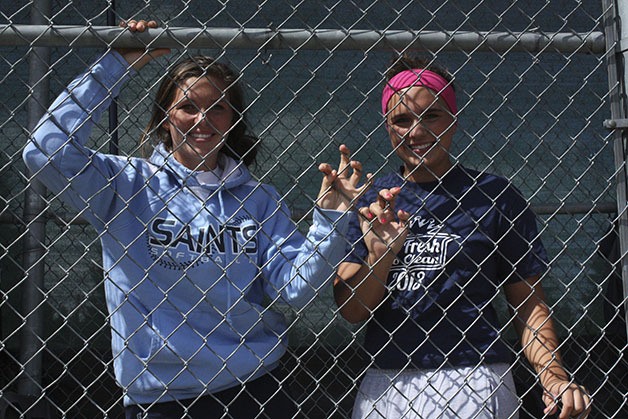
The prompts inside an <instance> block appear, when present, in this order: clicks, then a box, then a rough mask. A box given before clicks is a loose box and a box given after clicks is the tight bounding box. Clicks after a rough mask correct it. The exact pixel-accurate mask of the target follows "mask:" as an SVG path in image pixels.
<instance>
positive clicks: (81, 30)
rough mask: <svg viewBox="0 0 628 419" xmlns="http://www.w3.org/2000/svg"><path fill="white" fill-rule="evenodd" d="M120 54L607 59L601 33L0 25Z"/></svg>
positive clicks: (11, 35) (13, 37)
mask: <svg viewBox="0 0 628 419" xmlns="http://www.w3.org/2000/svg"><path fill="white" fill-rule="evenodd" d="M2 45H10V46H20V45H38V46H39V45H42V46H58V47H66V48H67V46H68V45H72V46H73V47H94V48H102V47H116V48H144V47H146V46H147V45H148V46H150V47H151V48H157V47H162V48H174V49H176V48H207V49H224V48H229V49H259V48H266V49H292V50H295V49H299V50H302V49H311V50H321V49H324V50H326V51H329V50H334V51H336V50H355V49H358V50H364V51H375V50H384V51H390V50H393V49H396V50H400V51H401V50H405V49H414V50H420V51H426V50H428V51H456V52H462V51H467V52H470V51H475V52H477V51H492V52H505V51H527V52H530V53H535V52H560V53H567V54H569V53H583V54H602V53H604V52H605V51H606V49H605V47H606V45H605V43H604V34H603V33H602V32H588V33H573V32H557V33H537V32H519V33H516V32H479V31H478V32H465V31H456V32H446V31H420V32H417V31H402V30H388V31H372V30H357V29H352V30H335V29H316V30H306V29H265V28H247V29H240V28H204V29H198V28H184V27H169V28H156V29H150V30H148V31H146V32H143V33H140V34H132V33H130V32H128V31H125V30H124V29H122V28H120V27H118V26H115V27H112V26H89V27H85V26H69V25H54V26H29V25H0V46H2Z"/></svg>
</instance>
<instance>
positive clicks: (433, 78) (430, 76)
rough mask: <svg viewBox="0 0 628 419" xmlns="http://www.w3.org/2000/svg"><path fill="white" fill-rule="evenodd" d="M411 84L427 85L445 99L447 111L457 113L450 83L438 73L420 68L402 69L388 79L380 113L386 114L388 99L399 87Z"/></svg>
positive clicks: (454, 94)
mask: <svg viewBox="0 0 628 419" xmlns="http://www.w3.org/2000/svg"><path fill="white" fill-rule="evenodd" d="M412 86H423V87H427V88H428V89H430V90H432V91H433V92H434V93H436V94H437V95H438V97H440V98H442V99H443V100H444V101H445V103H446V104H447V107H448V108H449V111H450V112H451V113H452V114H453V115H455V114H456V113H458V106H456V93H455V92H454V88H453V86H452V84H451V83H450V82H448V81H447V80H445V78H444V77H443V76H441V75H440V74H436V73H434V72H433V71H430V70H425V69H422V68H414V69H412V70H404V71H402V72H401V73H397V74H395V76H394V77H393V78H392V79H390V80H388V82H387V83H386V86H385V87H384V92H383V93H382V113H383V114H384V115H386V113H387V112H388V101H389V100H390V98H391V97H392V96H393V95H394V94H395V93H397V92H398V91H399V90H401V89H405V88H406V87H412Z"/></svg>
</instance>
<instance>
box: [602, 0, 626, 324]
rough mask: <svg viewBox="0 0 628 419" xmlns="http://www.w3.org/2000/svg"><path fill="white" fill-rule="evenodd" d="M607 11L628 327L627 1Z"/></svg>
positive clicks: (608, 6)
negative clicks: (622, 122)
mask: <svg viewBox="0 0 628 419" xmlns="http://www.w3.org/2000/svg"><path fill="white" fill-rule="evenodd" d="M603 7H604V10H605V11H606V15H605V18H604V30H605V32H606V45H607V50H608V57H607V59H608V82H609V88H610V93H611V94H610V102H611V103H610V104H611V121H612V124H611V125H612V126H611V128H614V129H615V131H614V134H613V138H614V155H615V179H616V183H617V223H618V227H619V246H620V259H619V261H618V263H621V275H622V283H623V290H624V310H625V315H626V325H627V326H626V327H627V331H628V299H627V298H626V296H627V295H628V257H627V256H626V254H627V252H628V213H627V212H626V207H627V202H626V200H627V197H628V191H627V189H626V188H627V180H628V170H627V168H626V157H627V150H626V145H627V141H628V127H623V126H621V125H622V124H620V125H618V121H626V115H627V110H626V101H625V94H626V80H628V67H626V66H625V65H624V61H625V59H624V58H623V56H626V51H627V50H628V46H627V45H626V41H627V40H628V28H627V27H626V25H625V24H623V25H622V24H621V22H626V21H627V19H628V5H626V4H625V2H623V1H619V2H615V4H614V8H613V5H612V4H611V2H610V1H609V0H604V1H603Z"/></svg>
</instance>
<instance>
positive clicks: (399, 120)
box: [390, 115, 412, 126]
mask: <svg viewBox="0 0 628 419" xmlns="http://www.w3.org/2000/svg"><path fill="white" fill-rule="evenodd" d="M390 123H391V124H392V125H398V126H407V125H410V124H411V123H412V119H411V118H410V117H408V116H406V115H398V116H393V117H392V119H391V120H390Z"/></svg>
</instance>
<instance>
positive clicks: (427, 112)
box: [386, 86, 456, 183]
mask: <svg viewBox="0 0 628 419" xmlns="http://www.w3.org/2000/svg"><path fill="white" fill-rule="evenodd" d="M388 109H390V111H389V112H388V115H387V117H386V120H387V124H388V127H387V129H388V135H389V136H390V141H391V143H392V146H393V149H394V150H395V152H396V154H397V155H398V156H399V158H400V159H401V160H402V161H403V164H404V175H405V176H406V177H407V178H409V179H410V180H412V181H414V182H417V183H421V182H430V181H434V180H436V179H438V178H440V177H441V176H443V175H444V174H445V173H447V171H448V170H449V169H450V168H451V167H452V162H451V159H450V155H449V149H450V147H451V142H452V137H453V135H454V133H455V131H456V125H455V118H454V117H453V116H452V115H451V113H450V112H449V110H448V108H447V105H446V104H445V102H444V101H443V100H442V99H438V98H437V97H436V95H435V94H434V93H433V92H432V91H431V90H430V89H427V88H425V87H420V86H415V87H410V88H406V89H403V90H401V91H399V92H398V93H397V94H395V95H393V96H392V97H391V98H390V101H389V102H388Z"/></svg>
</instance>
